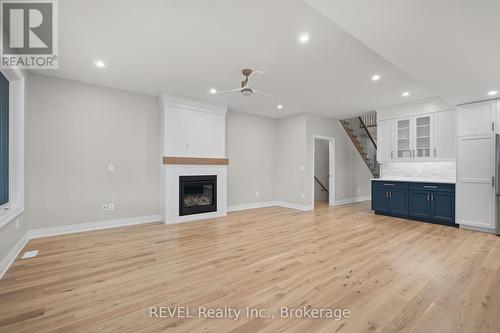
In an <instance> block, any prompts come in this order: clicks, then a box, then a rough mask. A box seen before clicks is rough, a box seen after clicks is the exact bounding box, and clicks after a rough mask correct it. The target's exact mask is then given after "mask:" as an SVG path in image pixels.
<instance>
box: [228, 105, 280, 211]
mask: <svg viewBox="0 0 500 333" xmlns="http://www.w3.org/2000/svg"><path fill="white" fill-rule="evenodd" d="M275 154H276V120H274V119H269V118H264V117H258V116H252V115H249V114H245V113H239V112H228V113H227V117H226V156H227V157H228V158H229V167H228V206H236V205H243V204H252V203H260V202H268V201H273V200H274V188H275V178H274V170H275V158H274V156H275ZM256 192H258V193H259V195H258V196H257V195H256Z"/></svg>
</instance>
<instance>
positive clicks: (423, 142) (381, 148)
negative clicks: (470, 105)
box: [377, 109, 457, 163]
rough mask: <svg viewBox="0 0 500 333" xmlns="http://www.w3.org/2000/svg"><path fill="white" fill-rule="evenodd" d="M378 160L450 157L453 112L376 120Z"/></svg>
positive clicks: (452, 152) (452, 151)
mask: <svg viewBox="0 0 500 333" xmlns="http://www.w3.org/2000/svg"><path fill="white" fill-rule="evenodd" d="M377 133H378V143H377V158H378V161H379V162H381V163H383V162H390V161H393V162H394V161H433V160H454V159H455V155H456V139H457V137H456V111H455V110H454V109H453V110H447V111H440V112H435V113H428V114H422V115H418V116H412V117H406V118H398V119H393V120H383V121H379V122H378V129H377Z"/></svg>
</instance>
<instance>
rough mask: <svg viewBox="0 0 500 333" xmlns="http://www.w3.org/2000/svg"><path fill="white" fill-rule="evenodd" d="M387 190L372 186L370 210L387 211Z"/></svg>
mask: <svg viewBox="0 0 500 333" xmlns="http://www.w3.org/2000/svg"><path fill="white" fill-rule="evenodd" d="M388 193H389V192H388V191H387V190H386V189H383V188H376V187H374V188H372V210H374V211H376V212H380V213H388V212H389V200H388V199H389V194H388Z"/></svg>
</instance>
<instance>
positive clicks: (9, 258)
mask: <svg viewBox="0 0 500 333" xmlns="http://www.w3.org/2000/svg"><path fill="white" fill-rule="evenodd" d="M28 240H29V238H28V233H25V234H24V235H23V236H22V237H21V238H20V239H19V240H18V241H17V243H16V245H14V247H13V248H12V249H11V250H10V251H9V253H7V255H6V256H5V258H3V260H2V262H0V280H1V279H2V278H3V276H4V275H5V273H7V271H8V270H9V268H10V266H11V265H12V264H13V263H14V260H16V258H17V256H18V255H19V253H21V251H22V250H23V249H24V247H25V246H26V244H27V243H28Z"/></svg>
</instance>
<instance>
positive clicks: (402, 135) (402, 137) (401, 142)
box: [396, 119, 411, 159]
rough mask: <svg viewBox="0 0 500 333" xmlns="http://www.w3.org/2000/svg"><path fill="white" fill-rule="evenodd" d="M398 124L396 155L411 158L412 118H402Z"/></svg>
mask: <svg viewBox="0 0 500 333" xmlns="http://www.w3.org/2000/svg"><path fill="white" fill-rule="evenodd" d="M396 124H397V125H396V126H397V142H396V156H397V158H398V159H399V158H410V157H411V150H410V119H401V120H398V121H397V122H396Z"/></svg>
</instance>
